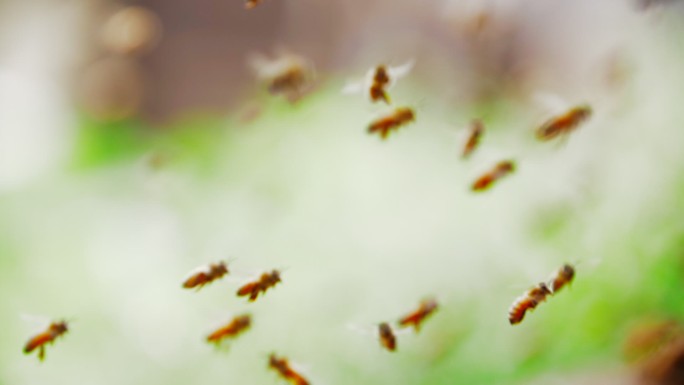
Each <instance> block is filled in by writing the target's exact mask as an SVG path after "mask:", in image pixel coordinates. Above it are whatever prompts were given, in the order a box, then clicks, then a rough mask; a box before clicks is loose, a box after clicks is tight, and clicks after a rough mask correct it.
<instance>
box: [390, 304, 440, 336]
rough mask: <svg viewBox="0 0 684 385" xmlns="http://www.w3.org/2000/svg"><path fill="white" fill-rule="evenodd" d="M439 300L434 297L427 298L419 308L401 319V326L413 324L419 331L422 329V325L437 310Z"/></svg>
mask: <svg viewBox="0 0 684 385" xmlns="http://www.w3.org/2000/svg"><path fill="white" fill-rule="evenodd" d="M437 307H438V305H437V301H436V300H434V299H427V300H423V301H421V303H420V305H419V306H418V309H416V310H414V311H413V312H411V313H409V314H407V315H405V316H404V317H402V318H401V319H400V320H399V326H401V327H407V326H413V329H414V330H415V331H416V332H418V330H420V325H421V324H422V323H423V321H425V319H427V317H428V316H430V315H431V314H432V313H434V312H435V311H436V310H437Z"/></svg>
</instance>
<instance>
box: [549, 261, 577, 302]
mask: <svg viewBox="0 0 684 385" xmlns="http://www.w3.org/2000/svg"><path fill="white" fill-rule="evenodd" d="M573 278H575V268H574V267H572V265H570V264H567V263H566V264H565V265H563V267H561V268H560V269H558V271H557V272H556V274H555V275H554V277H553V278H552V279H551V282H549V283H550V284H551V291H552V292H553V294H556V292H558V290H560V289H562V288H563V287H565V286H567V285H569V284H571V283H572V279H573Z"/></svg>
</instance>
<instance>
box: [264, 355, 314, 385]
mask: <svg viewBox="0 0 684 385" xmlns="http://www.w3.org/2000/svg"><path fill="white" fill-rule="evenodd" d="M268 367H269V368H271V369H273V370H275V371H276V372H278V374H280V376H281V377H283V378H284V379H285V380H287V381H289V382H290V383H291V384H293V385H309V381H308V380H307V379H306V378H304V377H303V376H302V375H301V374H299V373H298V372H297V371H295V370H294V369H292V367H291V366H290V363H289V362H288V361H287V359H286V358H278V357H277V356H276V355H275V354H274V353H271V355H270V357H269V359H268Z"/></svg>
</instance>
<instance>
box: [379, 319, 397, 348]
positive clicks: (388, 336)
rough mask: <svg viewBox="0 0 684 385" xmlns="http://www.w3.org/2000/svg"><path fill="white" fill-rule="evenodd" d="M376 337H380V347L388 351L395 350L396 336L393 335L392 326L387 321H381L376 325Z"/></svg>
mask: <svg viewBox="0 0 684 385" xmlns="http://www.w3.org/2000/svg"><path fill="white" fill-rule="evenodd" d="M378 337H379V338H380V345H382V347H384V348H385V349H387V350H389V351H390V352H393V351H395V350H397V337H396V336H395V335H394V331H393V330H392V327H391V326H390V325H389V324H388V323H387V322H382V323H381V324H380V325H378Z"/></svg>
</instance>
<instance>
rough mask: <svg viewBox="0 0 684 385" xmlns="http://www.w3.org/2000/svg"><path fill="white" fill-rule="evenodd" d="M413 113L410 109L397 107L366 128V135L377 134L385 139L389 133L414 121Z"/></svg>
mask: <svg viewBox="0 0 684 385" xmlns="http://www.w3.org/2000/svg"><path fill="white" fill-rule="evenodd" d="M415 117H416V115H415V113H414V112H413V109H411V108H410V107H399V108H397V109H395V110H394V111H392V112H391V113H390V114H388V115H385V116H382V117H380V118H378V119H376V120H374V121H373V122H371V124H370V125H369V126H368V133H370V134H372V133H374V132H376V131H377V132H378V133H379V134H380V137H381V138H382V139H386V138H387V136H388V135H389V133H390V131H392V130H397V129H399V127H401V126H403V125H405V124H407V123H409V122H412V121H414V120H415Z"/></svg>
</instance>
